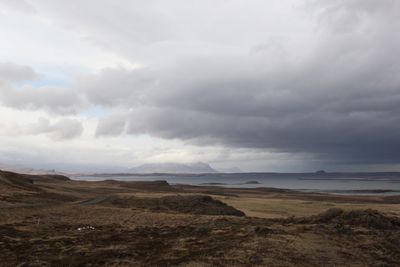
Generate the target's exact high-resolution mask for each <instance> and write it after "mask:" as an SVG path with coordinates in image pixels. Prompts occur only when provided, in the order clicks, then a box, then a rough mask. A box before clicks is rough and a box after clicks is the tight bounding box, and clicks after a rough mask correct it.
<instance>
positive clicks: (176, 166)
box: [129, 162, 217, 173]
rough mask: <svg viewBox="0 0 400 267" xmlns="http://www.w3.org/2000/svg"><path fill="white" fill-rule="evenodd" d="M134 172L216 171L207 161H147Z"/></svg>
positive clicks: (133, 169)
mask: <svg viewBox="0 0 400 267" xmlns="http://www.w3.org/2000/svg"><path fill="white" fill-rule="evenodd" d="M129 171H130V172H134V173H216V172H217V171H216V170H215V169H213V168H211V166H210V165H209V164H207V163H203V162H197V163H188V164H182V163H147V164H143V165H140V166H138V167H135V168H131V169H130V170H129Z"/></svg>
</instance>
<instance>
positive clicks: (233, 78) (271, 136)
mask: <svg viewBox="0 0 400 267" xmlns="http://www.w3.org/2000/svg"><path fill="white" fill-rule="evenodd" d="M379 3H381V4H380V5H377V3H376V2H375V1H332V2H330V4H328V5H325V6H323V4H320V2H319V3H318V4H314V5H316V8H317V11H318V12H319V14H320V15H321V14H322V15H321V17H320V18H319V21H320V25H319V30H321V29H323V31H324V32H326V34H323V35H322V36H323V37H324V39H323V40H322V41H321V42H320V43H319V44H318V46H317V47H316V48H315V51H313V53H312V56H310V57H308V58H306V59H305V60H301V61H300V62H293V61H290V60H284V59H282V60H279V59H274V55H271V54H266V55H263V53H262V52H263V51H258V50H257V53H253V52H254V50H253V51H250V52H249V53H247V54H241V55H229V56H226V57H223V56H221V57H214V56H213V57H197V58H191V59H187V60H181V61H179V62H178V63H177V64H176V65H175V67H170V68H164V69H161V70H157V71H149V70H146V69H141V70H133V71H129V73H128V72H127V71H125V70H123V71H120V74H118V75H117V74H116V73H112V72H113V71H111V70H109V72H108V73H101V74H100V76H101V77H96V78H94V77H92V79H93V81H96V80H99V81H101V79H102V77H107V81H108V82H107V83H108V84H110V85H109V86H107V85H106V86H101V85H100V84H103V83H98V86H96V94H93V92H92V91H91V89H90V86H89V87H88V88H89V90H86V94H87V97H88V98H89V99H91V100H92V101H94V102H95V103H97V104H111V102H112V104H114V105H117V106H119V107H120V108H125V110H126V114H128V115H129V119H128V120H127V121H128V127H127V130H126V131H127V132H128V133H130V134H141V133H148V134H151V135H153V136H158V137H162V138H167V139H175V138H176V139H181V140H185V141H187V142H191V143H195V144H223V145H227V146H232V147H250V148H262V149H270V150H273V151H279V152H282V151H283V152H294V153H295V152H308V153H313V154H315V155H316V156H318V157H320V158H321V159H326V160H335V161H354V162H361V163H389V162H390V163H396V162H399V160H400V150H399V149H398V148H399V147H400V76H399V75H398V74H399V73H400V64H399V62H400V61H399V60H400V38H399V37H398V36H397V35H396V32H398V31H399V30H400V27H399V16H398V15H399V14H400V9H399V4H398V3H397V2H395V1H383V2H379ZM313 10H314V9H313ZM314 11H315V10H314ZM265 49H267V50H268V47H267V48H265ZM259 52H260V53H259ZM114 71H115V70H114ZM146 72H147V73H146ZM144 77H145V78H144ZM114 78H115V80H113V79H114ZM111 84H121V86H117V87H114V86H112V85H111ZM82 90H85V89H84V88H82ZM107 94H110V96H108V95H107ZM111 94H112V96H111ZM96 98H97V99H96ZM113 120H115V121H116V122H115V123H116V124H117V125H124V124H123V123H122V122H121V117H115V118H112V117H110V118H107V122H100V126H99V127H100V128H101V131H99V132H100V135H101V132H105V133H110V132H112V133H113V134H117V133H118V134H119V133H121V132H122V131H123V130H124V129H125V128H124V127H120V126H118V127H115V126H114V125H115V124H114V123H112V122H113ZM107 125H110V127H111V128H112V129H110V130H109V131H107V130H106V129H107Z"/></svg>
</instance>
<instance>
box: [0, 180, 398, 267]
mask: <svg viewBox="0 0 400 267" xmlns="http://www.w3.org/2000/svg"><path fill="white" fill-rule="evenodd" d="M10 177H11V178H10ZM44 178H45V179H44ZM0 188H1V191H0V192H1V195H0V252H1V253H0V265H1V266H400V243H399V242H400V241H399V240H400V219H399V214H400V213H397V211H398V209H399V205H398V204H382V199H377V198H376V197H370V198H369V199H368V197H363V198H362V199H357V201H354V198H353V197H349V198H344V199H339V197H336V196H335V201H332V200H331V197H332V196H327V198H326V199H325V200H323V201H325V202H322V200H320V199H319V198H320V197H321V196H322V195H318V197H317V199H316V198H315V195H313V194H311V195H309V198H308V199H307V195H306V194H300V193H297V192H289V191H279V190H270V191H268V190H267V189H254V190H253V191H252V190H248V189H246V190H239V189H221V188H219V189H218V188H213V187H201V188H197V190H196V187H189V186H188V187H185V186H176V187H174V186H170V185H168V184H167V183H166V182H161V181H160V182H154V183H152V182H118V181H104V182H80V181H70V180H67V179H65V178H61V179H60V177H54V176H45V177H43V176H40V177H33V176H25V175H21V176H20V175H18V174H10V173H4V172H0ZM205 192H208V193H207V194H211V196H210V195H206V193H205ZM218 199H219V200H218ZM221 200H222V201H221ZM336 200H337V201H336ZM327 201H330V202H327ZM346 201H347V202H346ZM352 201H354V202H352ZM224 202H227V203H228V204H229V205H230V206H229V205H227V204H225V203H224ZM270 202H272V203H273V204H279V205H274V208H276V209H278V208H280V209H282V214H286V215H288V216H286V217H285V216H275V214H276V213H275V210H270V208H268V209H265V210H263V209H262V207H263V206H267V207H270V206H268V205H271V204H270ZM288 203H289V204H288ZM293 203H297V204H301V205H303V206H301V205H300V207H301V208H300V211H301V212H303V213H306V214H304V215H303V216H298V213H294V212H292V210H291V209H290V208H288V207H289V206H290V204H293ZM324 203H328V204H329V205H327V204H326V205H325V204H324ZM374 203H379V204H374ZM307 205H309V207H310V208H309V209H305V208H304V207H308V206H307ZM318 205H321V206H318ZM374 205H375V206H374ZM326 206H330V207H331V208H330V209H326V208H325V210H326V211H324V212H321V213H319V214H318V211H319V210H320V209H322V208H323V207H326ZM316 207H318V208H316ZM320 207H321V208H320ZM337 207H341V208H337ZM354 207H358V208H361V209H357V210H354V209H353V208H354ZM369 207H374V208H377V207H378V208H379V209H378V210H372V209H368V208H369ZM240 209H241V210H242V211H244V213H246V215H249V214H253V213H256V212H254V211H253V209H258V210H257V214H263V213H265V216H260V217H270V218H257V217H248V216H243V215H244V213H243V212H242V211H240ZM270 211H272V212H273V213H271V214H268V212H270ZM313 211H314V213H313ZM291 215H296V216H291ZM274 216H275V217H274Z"/></svg>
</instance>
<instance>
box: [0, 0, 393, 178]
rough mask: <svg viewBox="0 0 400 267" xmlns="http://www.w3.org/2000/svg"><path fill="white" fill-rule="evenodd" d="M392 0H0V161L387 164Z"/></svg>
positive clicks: (266, 167) (64, 165)
mask: <svg viewBox="0 0 400 267" xmlns="http://www.w3.org/2000/svg"><path fill="white" fill-rule="evenodd" d="M399 32H400V1H398V0H330V1H316V0H305V1H299V0H293V1H290V0H276V1H275V0H270V1H265V0H247V1H245V0H202V1H194V0H193V1H188V0H169V1H165V0H143V1H139V0H119V1H109V0H83V1H68V0H57V1H54V0H0V164H19V165H24V166H30V167H35V168H56V169H59V170H67V169H68V170H81V169H84V168H86V169H96V170H98V169H99V170H100V169H110V168H113V167H115V168H119V167H133V166H136V165H139V164H142V163H155V162H197V161H203V162H208V163H210V164H211V165H212V166H213V167H215V168H227V167H239V168H241V169H242V170H245V171H314V170H317V169H326V170H331V171H333V170H364V171H367V170H398V171H400V164H399V163H400V34H399Z"/></svg>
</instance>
